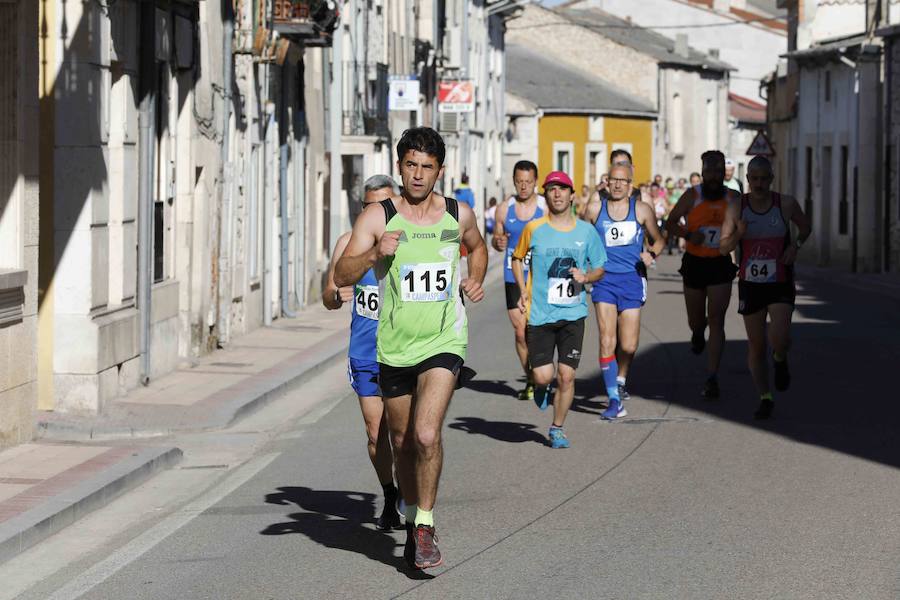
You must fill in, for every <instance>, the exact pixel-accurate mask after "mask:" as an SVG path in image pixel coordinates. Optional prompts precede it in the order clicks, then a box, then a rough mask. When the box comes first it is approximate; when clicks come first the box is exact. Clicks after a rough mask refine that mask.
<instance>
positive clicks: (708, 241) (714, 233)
mask: <svg viewBox="0 0 900 600" xmlns="http://www.w3.org/2000/svg"><path fill="white" fill-rule="evenodd" d="M697 231H699V232H700V233H702V234H703V244H701V245H702V246H705V247H706V248H718V247H719V239H720V238H721V237H722V228H721V227H701V228H700V229H698V230H697Z"/></svg>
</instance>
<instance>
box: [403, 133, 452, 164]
mask: <svg viewBox="0 0 900 600" xmlns="http://www.w3.org/2000/svg"><path fill="white" fill-rule="evenodd" d="M410 150H414V151H416V152H424V153H425V154H428V155H429V156H433V157H435V158H436V159H437V161H438V164H439V165H443V164H444V157H445V156H446V155H447V148H446V147H445V146H444V139H443V138H442V137H441V134H439V133H438V132H437V131H435V130H434V129H432V128H431V127H413V128H412V129H407V130H406V131H404V132H403V136H402V137H401V138H400V141H399V142H398V143H397V160H403V157H404V156H406V153H407V152H409V151H410Z"/></svg>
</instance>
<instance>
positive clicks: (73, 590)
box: [49, 452, 280, 600]
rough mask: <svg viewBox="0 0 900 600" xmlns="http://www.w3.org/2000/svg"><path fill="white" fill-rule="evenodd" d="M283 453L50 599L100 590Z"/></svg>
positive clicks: (256, 461)
mask: <svg viewBox="0 0 900 600" xmlns="http://www.w3.org/2000/svg"><path fill="white" fill-rule="evenodd" d="M279 455H280V453H278V452H276V453H272V454H264V455H262V456H259V457H256V458H253V459H251V460H249V461H247V462H246V463H245V464H243V465H242V466H240V467H238V468H237V469H236V470H235V471H234V473H232V474H231V475H229V476H228V477H227V478H226V479H225V480H224V481H222V482H221V483H220V484H219V485H217V486H216V487H214V488H213V489H211V490H210V491H208V492H207V493H205V494H203V495H202V496H200V497H199V498H197V499H196V500H194V501H193V502H191V503H190V504H188V505H187V506H185V507H184V508H183V509H181V510H179V511H177V512H175V513H174V514H172V515H170V516H168V517H166V518H165V519H163V520H162V521H161V522H160V523H159V524H157V525H156V526H155V527H153V528H152V529H149V530H147V531H145V532H144V533H142V534H141V535H139V536H138V537H136V538H135V539H133V540H132V541H131V542H129V543H128V544H126V545H125V546H123V547H122V548H120V549H119V550H117V551H116V552H115V554H113V555H112V556H110V557H108V558H107V559H106V560H103V561H100V562H99V563H97V564H96V565H94V566H93V567H91V568H90V569H88V570H87V571H85V572H84V573H82V574H81V575H79V576H78V577H76V578H75V579H73V580H71V581H70V582H69V583H67V584H66V585H65V586H63V587H62V588H60V589H58V590H57V591H56V593H54V594H53V595H52V596H50V598H49V600H74V599H75V598H80V597H81V596H83V595H84V594H86V593H87V592H89V591H91V590H92V589H93V588H95V587H97V586H98V585H100V584H101V583H103V582H104V581H106V580H107V579H109V578H110V577H112V576H113V575H114V574H116V573H117V572H118V571H119V570H121V569H122V568H124V567H126V566H128V565H129V564H131V563H132V562H134V561H135V560H137V559H138V558H140V557H141V556H143V555H144V554H145V553H147V552H148V551H149V550H151V549H152V548H153V547H155V546H156V545H158V544H159V543H160V542H162V541H163V540H165V539H166V538H167V537H169V536H170V535H172V534H173V533H175V532H176V531H178V530H179V529H181V528H182V527H184V526H185V525H187V524H188V523H190V522H191V521H193V520H194V519H195V518H197V516H198V515H200V514H202V513H203V512H204V511H206V510H207V509H208V508H210V507H211V506H213V505H214V504H216V503H218V502H219V501H221V500H222V499H223V498H225V497H226V496H228V495H229V494H231V493H232V492H234V491H235V490H237V489H238V488H239V487H241V486H242V485H244V484H245V483H246V482H247V481H249V480H250V479H252V478H253V477H254V476H255V475H256V474H257V473H259V472H260V471H262V470H263V469H265V468H266V467H267V466H269V464H271V462H272V461H273V460H275V459H276V458H278V456H279Z"/></svg>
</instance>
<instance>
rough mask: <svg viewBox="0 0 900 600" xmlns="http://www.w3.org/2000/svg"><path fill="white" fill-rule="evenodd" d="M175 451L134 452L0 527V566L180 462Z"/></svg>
mask: <svg viewBox="0 0 900 600" xmlns="http://www.w3.org/2000/svg"><path fill="white" fill-rule="evenodd" d="M181 456H182V453H181V450H180V449H178V448H136V449H135V450H134V452H133V453H132V455H131V456H129V457H127V458H125V459H124V460H121V461H119V462H117V463H116V464H114V465H111V466H110V467H109V468H106V469H103V470H102V471H101V472H100V473H98V474H96V475H94V476H93V477H90V478H88V479H86V480H85V481H82V482H80V483H78V484H77V485H75V486H73V487H71V488H69V489H66V490H65V491H63V492H61V493H60V494H58V495H56V496H54V497H52V498H49V499H47V500H46V501H44V502H41V503H40V504H38V505H37V506H35V507H34V508H32V509H30V510H27V511H25V512H23V513H22V514H21V515H19V516H16V517H13V518H12V519H9V520H8V521H4V522H3V523H0V564H2V563H4V562H6V561H8V560H10V559H11V558H13V557H14V556H16V555H18V554H21V553H22V552H24V551H25V550H27V549H28V548H30V547H31V546H34V545H35V544H37V543H38V542H40V541H42V540H44V539H46V538H48V537H50V536H51V535H53V534H55V533H57V532H58V531H60V530H61V529H63V528H65V527H67V526H69V525H71V524H72V523H74V522H75V521H77V520H78V519H80V518H81V517H83V516H85V515H86V514H88V513H90V512H92V511H94V510H97V509H98V508H101V507H103V506H105V505H107V504H109V503H110V502H111V501H112V500H113V499H115V498H116V497H117V496H119V495H120V494H122V493H124V492H126V491H128V490H130V489H132V488H134V487H136V486H137V485H139V484H141V483H143V482H144V481H146V480H147V479H149V478H150V477H151V476H152V475H154V474H155V473H156V472H158V471H161V470H163V469H167V468H169V467H171V466H172V465H174V464H176V463H177V462H178V461H180V460H181Z"/></svg>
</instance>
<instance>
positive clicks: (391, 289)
mask: <svg viewBox="0 0 900 600" xmlns="http://www.w3.org/2000/svg"><path fill="white" fill-rule="evenodd" d="M446 201H447V212H445V213H444V216H443V217H441V219H440V221H438V222H437V223H435V224H434V225H415V224H413V223H410V222H409V221H407V220H406V219H404V218H403V217H402V216H400V215H399V214H398V213H397V210H396V208H394V204H393V202H392V201H391V200H385V201H383V202H382V203H381V205H382V206H383V207H384V210H385V218H386V221H387V225H386V226H385V231H400V232H401V235H400V245H399V246H398V248H397V252H396V253H395V254H394V256H392V257H388V258H386V259H384V261H382V262H381V263H380V264H378V265H377V266H376V269H375V272H376V275H377V276H378V283H379V289H380V297H381V314H380V317H379V320H378V334H377V337H376V340H377V348H378V362H380V363H384V364H386V365H390V366H392V367H411V366H414V365H417V364H419V363H421V362H422V361H424V360H426V359H428V358H431V357H432V356H435V355H437V354H442V353H445V352H446V353H450V354H456V355H457V356H459V357H460V358H462V359H465V358H466V345H467V343H468V337H469V332H468V322H467V320H466V310H465V307H464V306H463V301H462V297H461V296H460V290H459V244H460V231H459V208H458V204H457V202H456V200H454V199H452V198H446Z"/></svg>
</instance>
